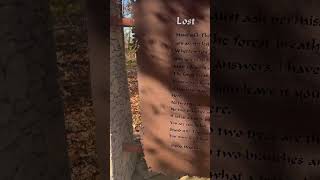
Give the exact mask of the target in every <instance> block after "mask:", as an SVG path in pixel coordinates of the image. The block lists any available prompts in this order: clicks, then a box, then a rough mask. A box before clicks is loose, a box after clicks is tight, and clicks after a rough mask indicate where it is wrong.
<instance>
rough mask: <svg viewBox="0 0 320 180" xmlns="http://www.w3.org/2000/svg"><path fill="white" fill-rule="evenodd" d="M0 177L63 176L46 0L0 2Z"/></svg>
mask: <svg viewBox="0 0 320 180" xmlns="http://www.w3.org/2000/svg"><path fill="white" fill-rule="evenodd" d="M0 22H1V28H0V51H1V56H0V169H1V173H0V179H1V180H20V179H21V180H22V179H23V180H68V179H70V176H69V170H68V168H69V167H68V160H67V159H68V158H67V152H66V140H65V128H64V118H63V109H62V103H61V98H60V96H59V93H58V90H59V88H58V84H57V77H56V73H57V67H56V55H55V48H54V41H53V33H52V28H51V23H50V21H49V6H48V1H46V0H34V1H25V0H3V1H1V2H0Z"/></svg>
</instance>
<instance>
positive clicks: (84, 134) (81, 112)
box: [54, 17, 99, 180]
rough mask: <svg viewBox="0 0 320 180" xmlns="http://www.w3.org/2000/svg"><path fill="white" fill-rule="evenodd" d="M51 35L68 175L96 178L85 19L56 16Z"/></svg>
mask: <svg viewBox="0 0 320 180" xmlns="http://www.w3.org/2000/svg"><path fill="white" fill-rule="evenodd" d="M70 22H72V23H70ZM54 34H55V40H56V49H57V61H58V78H59V84H60V88H61V90H60V92H61V93H62V97H63V102H64V116H65V126H66V133H67V143H68V155H69V158H70V166H71V178H72V180H97V177H98V175H99V171H98V164H97V153H96V145H95V121H94V115H93V109H92V100H91V90H90V88H91V87H90V76H89V69H90V68H89V67H90V66H89V58H88V44H87V38H88V37H87V35H86V25H85V21H84V19H81V18H79V17H76V18H75V19H71V20H70V19H67V18H60V19H59V20H57V22H56V23H55V27H54Z"/></svg>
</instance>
